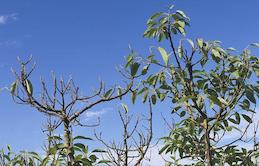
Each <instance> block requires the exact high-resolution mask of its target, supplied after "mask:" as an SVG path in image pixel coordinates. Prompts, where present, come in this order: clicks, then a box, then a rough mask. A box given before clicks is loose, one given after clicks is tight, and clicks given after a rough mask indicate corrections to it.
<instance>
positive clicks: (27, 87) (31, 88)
mask: <svg viewBox="0 0 259 166" xmlns="http://www.w3.org/2000/svg"><path fill="white" fill-rule="evenodd" d="M25 82H26V90H27V92H28V93H29V94H30V95H32V93H33V87H32V83H31V81H30V80H28V79H27V80H26V81H25Z"/></svg>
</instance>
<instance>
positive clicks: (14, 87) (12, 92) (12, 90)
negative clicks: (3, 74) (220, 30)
mask: <svg viewBox="0 0 259 166" xmlns="http://www.w3.org/2000/svg"><path fill="white" fill-rule="evenodd" d="M16 89H17V81H15V82H13V83H12V85H11V88H10V92H11V94H12V95H14V93H15V91H16Z"/></svg>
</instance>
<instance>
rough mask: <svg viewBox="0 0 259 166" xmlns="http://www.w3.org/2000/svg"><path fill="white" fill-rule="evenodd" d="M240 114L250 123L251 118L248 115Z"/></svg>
mask: <svg viewBox="0 0 259 166" xmlns="http://www.w3.org/2000/svg"><path fill="white" fill-rule="evenodd" d="M242 116H243V118H244V119H245V120H246V121H247V122H248V123H252V119H251V118H250V117H249V116H247V115H246V114H242Z"/></svg>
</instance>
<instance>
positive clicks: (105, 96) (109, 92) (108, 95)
mask: <svg viewBox="0 0 259 166" xmlns="http://www.w3.org/2000/svg"><path fill="white" fill-rule="evenodd" d="M112 92H113V88H112V89H109V90H108V91H107V92H106V93H105V94H104V95H103V97H104V98H109V97H110V96H111V94H112Z"/></svg>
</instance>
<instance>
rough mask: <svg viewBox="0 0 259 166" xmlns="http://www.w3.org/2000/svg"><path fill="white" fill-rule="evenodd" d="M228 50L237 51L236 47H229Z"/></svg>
mask: <svg viewBox="0 0 259 166" xmlns="http://www.w3.org/2000/svg"><path fill="white" fill-rule="evenodd" d="M227 50H229V51H237V50H236V49H235V48H233V47H229V48H227Z"/></svg>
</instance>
